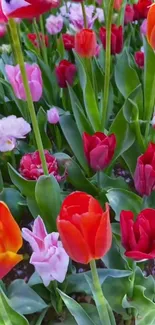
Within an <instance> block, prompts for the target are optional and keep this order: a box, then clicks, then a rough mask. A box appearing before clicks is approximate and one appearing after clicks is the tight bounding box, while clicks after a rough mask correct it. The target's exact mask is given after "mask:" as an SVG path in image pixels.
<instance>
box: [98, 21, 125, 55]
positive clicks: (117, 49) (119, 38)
mask: <svg viewBox="0 0 155 325" xmlns="http://www.w3.org/2000/svg"><path fill="white" fill-rule="evenodd" d="M100 40H101V42H102V45H103V47H104V49H106V28H105V27H101V28H100ZM122 49H123V29H122V26H118V27H117V26H116V25H112V27H111V54H114V55H115V54H119V53H121V52H122Z"/></svg>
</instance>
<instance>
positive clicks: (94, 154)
mask: <svg viewBox="0 0 155 325" xmlns="http://www.w3.org/2000/svg"><path fill="white" fill-rule="evenodd" d="M83 145H84V153H85V156H86V159H87V161H88V164H89V165H90V167H91V168H92V169H94V170H95V171H99V170H103V169H104V168H105V167H107V166H108V165H109V164H110V162H111V160H112V158H113V155H114V151H115V148H116V137H115V135H114V134H111V135H108V136H107V135H105V134H104V133H102V132H96V133H94V134H93V135H89V134H87V133H86V132H84V133H83Z"/></svg>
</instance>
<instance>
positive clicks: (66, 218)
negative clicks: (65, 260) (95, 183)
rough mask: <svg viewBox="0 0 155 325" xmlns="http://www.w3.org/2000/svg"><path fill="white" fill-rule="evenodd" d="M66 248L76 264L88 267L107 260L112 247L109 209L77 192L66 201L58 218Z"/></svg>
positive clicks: (89, 196) (61, 236)
mask: <svg viewBox="0 0 155 325" xmlns="http://www.w3.org/2000/svg"><path fill="white" fill-rule="evenodd" d="M57 227H58V231H59V234H60V238H61V241H62V243H63V247H64V249H65V250H66V252H67V254H68V255H69V256H70V257H71V259H72V260H73V261H76V262H78V263H82V264H87V263H89V262H90V261H91V260H93V259H99V258H101V257H102V256H104V255H105V254H106V253H107V252H108V250H109V249H110V247H111V240H112V231H111V226H110V218H109V206H108V204H106V210H105V211H103V210H102V207H101V206H100V204H99V202H98V201H97V200H96V199H94V198H93V197H92V196H91V195H88V194H86V193H84V192H74V193H72V194H70V195H68V196H67V197H66V198H65V200H64V201H63V204H62V207H61V210H60V214H59V216H58V218H57Z"/></svg>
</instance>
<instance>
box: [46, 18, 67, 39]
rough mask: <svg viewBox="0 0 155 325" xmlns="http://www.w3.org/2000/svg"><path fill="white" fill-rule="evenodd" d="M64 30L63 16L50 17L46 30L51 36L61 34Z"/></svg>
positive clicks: (47, 20)
mask: <svg viewBox="0 0 155 325" xmlns="http://www.w3.org/2000/svg"><path fill="white" fill-rule="evenodd" d="M62 28H63V17H62V16H61V15H59V16H54V15H50V16H49V17H48V18H47V19H46V29H47V31H48V33H49V34H50V35H56V34H58V33H60V32H61V30H62Z"/></svg>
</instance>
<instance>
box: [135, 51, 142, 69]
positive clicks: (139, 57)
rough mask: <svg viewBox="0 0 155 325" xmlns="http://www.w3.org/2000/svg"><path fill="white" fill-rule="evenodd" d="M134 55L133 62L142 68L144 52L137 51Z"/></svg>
mask: <svg viewBox="0 0 155 325" xmlns="http://www.w3.org/2000/svg"><path fill="white" fill-rule="evenodd" d="M134 57H135V62H136V64H137V65H138V66H139V68H141V69H143V68H144V52H142V51H138V52H136V53H135V55H134Z"/></svg>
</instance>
